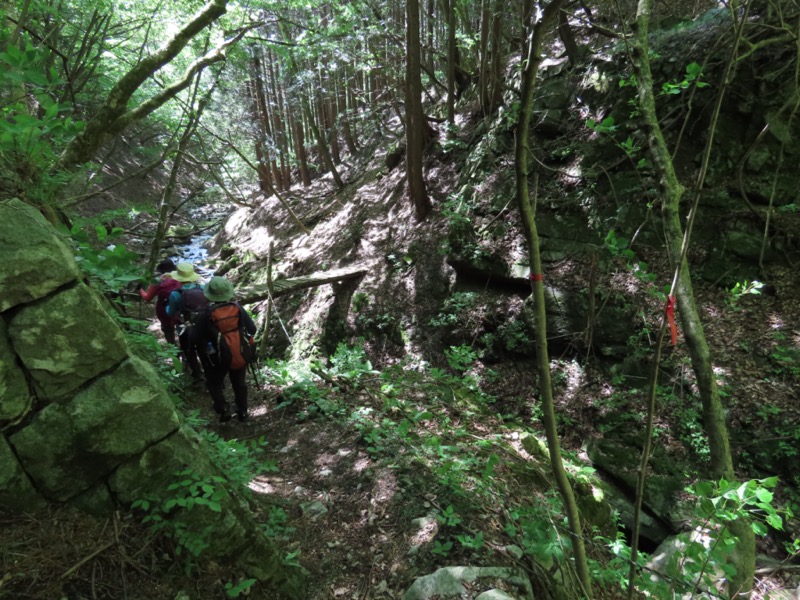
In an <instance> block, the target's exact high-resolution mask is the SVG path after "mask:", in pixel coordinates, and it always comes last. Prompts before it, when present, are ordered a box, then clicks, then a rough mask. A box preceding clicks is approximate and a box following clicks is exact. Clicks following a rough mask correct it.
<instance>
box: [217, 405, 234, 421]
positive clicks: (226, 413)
mask: <svg viewBox="0 0 800 600" xmlns="http://www.w3.org/2000/svg"><path fill="white" fill-rule="evenodd" d="M230 420H231V411H230V409H228V408H226V409H225V410H224V411H222V414H221V415H220V416H219V422H220V423H227V422H228V421H230Z"/></svg>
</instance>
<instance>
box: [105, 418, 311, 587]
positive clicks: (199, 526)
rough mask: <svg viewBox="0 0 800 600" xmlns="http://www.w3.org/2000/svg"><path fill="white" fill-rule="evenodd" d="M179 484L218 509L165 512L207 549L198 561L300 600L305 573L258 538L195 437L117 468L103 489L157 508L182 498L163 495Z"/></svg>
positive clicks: (175, 438)
mask: <svg viewBox="0 0 800 600" xmlns="http://www.w3.org/2000/svg"><path fill="white" fill-rule="evenodd" d="M180 480H182V481H191V482H201V484H200V485H201V486H202V489H203V490H204V493H205V492H207V491H208V490H213V497H214V499H215V501H216V502H218V503H219V511H217V510H213V509H211V508H209V506H208V504H201V503H196V504H194V506H192V507H190V508H188V507H187V508H182V509H181V508H177V507H175V508H174V509H173V510H171V511H170V512H169V519H170V520H171V521H172V522H174V523H177V524H179V526H180V527H181V529H182V530H185V531H188V532H193V533H192V535H193V536H194V537H195V541H202V543H203V544H207V547H206V548H205V549H204V550H203V555H204V556H208V557H210V558H213V559H215V560H220V561H229V562H234V563H236V564H237V565H238V566H239V567H240V568H241V569H242V570H244V571H245V572H246V573H247V574H248V575H250V576H252V577H255V578H257V579H259V580H261V581H263V582H266V583H268V584H269V585H272V586H273V587H274V588H275V589H276V590H280V591H281V593H282V594H283V596H281V597H287V598H303V597H305V594H304V590H305V585H306V581H305V571H304V570H303V569H301V568H299V567H294V566H291V565H286V564H284V562H283V553H282V552H281V550H280V549H279V548H278V547H277V546H276V545H275V544H274V543H273V542H272V540H270V539H269V538H267V537H266V536H265V535H264V533H263V531H262V529H261V528H260V527H259V525H258V524H257V523H256V522H255V520H254V519H253V514H252V512H251V511H250V510H249V508H248V506H247V503H246V502H245V501H244V500H243V499H242V498H241V497H239V496H237V495H236V493H235V492H234V491H233V490H235V489H236V487H235V486H231V485H228V484H227V482H226V481H225V478H224V477H223V476H222V473H221V472H220V470H219V469H218V468H217V467H216V466H215V464H214V463H213V462H212V460H211V459H210V456H209V455H208V453H207V451H206V450H205V449H204V448H203V447H202V446H201V444H200V440H199V439H198V437H197V434H196V433H195V432H194V431H192V430H191V429H189V428H188V427H182V428H180V429H179V430H177V431H176V432H174V433H173V434H172V435H169V436H168V437H166V438H165V439H163V440H161V441H160V442H158V443H157V444H154V445H152V446H150V447H149V448H147V449H146V450H145V451H144V452H142V453H141V454H139V455H138V456H136V457H134V458H132V459H131V460H129V461H127V462H126V463H124V464H122V465H120V467H119V468H118V469H117V471H116V472H115V473H114V474H113V475H112V477H110V478H109V486H110V488H111V489H112V491H113V492H114V493H115V494H116V497H117V498H118V499H119V500H120V501H122V502H124V503H130V502H132V501H134V500H139V499H148V500H151V502H155V503H160V502H166V501H168V500H170V499H171V498H178V497H182V496H181V494H183V496H186V487H182V486H177V488H175V489H169V487H170V485H171V484H172V483H175V482H177V481H180Z"/></svg>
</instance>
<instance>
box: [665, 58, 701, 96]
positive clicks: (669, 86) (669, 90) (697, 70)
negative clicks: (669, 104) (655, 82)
mask: <svg viewBox="0 0 800 600" xmlns="http://www.w3.org/2000/svg"><path fill="white" fill-rule="evenodd" d="M702 71H703V67H701V66H700V64H699V63H696V62H693V63H689V64H688V65H686V73H685V74H684V76H683V79H682V80H681V81H675V80H673V81H671V82H667V83H664V84H663V85H662V86H661V93H662V94H664V95H675V94H680V93H681V92H682V91H683V90H685V89H687V88H689V87H691V85H692V84H694V85H695V86H697V87H698V88H704V87H708V84H707V83H705V82H703V81H700V76H701V75H702Z"/></svg>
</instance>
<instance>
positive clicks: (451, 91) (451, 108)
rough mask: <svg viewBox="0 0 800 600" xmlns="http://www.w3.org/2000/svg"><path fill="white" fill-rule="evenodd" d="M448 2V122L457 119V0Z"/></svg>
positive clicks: (451, 122)
mask: <svg viewBox="0 0 800 600" xmlns="http://www.w3.org/2000/svg"><path fill="white" fill-rule="evenodd" d="M444 1H445V3H446V4H447V9H446V12H447V122H448V123H450V125H453V124H455V119H456V9H455V6H454V4H455V2H456V0H444Z"/></svg>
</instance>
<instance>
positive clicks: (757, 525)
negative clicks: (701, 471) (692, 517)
mask: <svg viewBox="0 0 800 600" xmlns="http://www.w3.org/2000/svg"><path fill="white" fill-rule="evenodd" d="M777 483H778V478H777V477H769V478H767V479H752V480H750V481H745V482H744V483H741V484H740V483H738V482H735V481H733V482H730V481H726V480H724V479H722V480H720V481H719V482H718V483H717V482H710V481H704V482H700V483H698V484H697V485H696V486H695V487H694V489H693V491H694V493H695V494H697V496H698V497H699V505H698V506H699V509H698V516H699V517H700V518H702V519H704V520H706V521H711V522H716V523H727V522H730V521H735V520H738V519H748V520H750V521H751V527H752V528H753V531H754V532H755V533H756V534H758V535H766V534H767V532H768V528H769V527H771V528H772V529H777V530H782V529H783V518H782V517H781V515H780V514H779V513H778V511H777V510H776V509H775V507H774V506H772V502H773V500H774V498H775V495H774V493H773V492H772V491H771V490H772V488H774V487H775V486H776V485H777ZM789 516H791V515H789Z"/></svg>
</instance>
